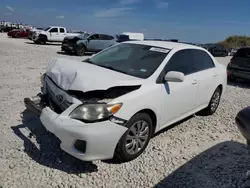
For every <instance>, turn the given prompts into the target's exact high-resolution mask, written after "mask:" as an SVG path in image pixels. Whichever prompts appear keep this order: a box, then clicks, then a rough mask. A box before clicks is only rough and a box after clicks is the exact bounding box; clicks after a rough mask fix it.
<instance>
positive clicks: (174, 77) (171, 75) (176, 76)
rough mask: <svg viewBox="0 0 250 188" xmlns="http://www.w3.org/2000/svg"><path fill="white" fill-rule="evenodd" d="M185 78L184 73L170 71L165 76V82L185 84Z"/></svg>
mask: <svg viewBox="0 0 250 188" xmlns="http://www.w3.org/2000/svg"><path fill="white" fill-rule="evenodd" d="M184 78H185V75H184V74H183V73H182V72H177V71H170V72H168V73H167V74H166V75H165V77H164V80H165V81H167V82H183V81H184Z"/></svg>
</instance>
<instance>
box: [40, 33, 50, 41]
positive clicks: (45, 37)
mask: <svg viewBox="0 0 250 188" xmlns="http://www.w3.org/2000/svg"><path fill="white" fill-rule="evenodd" d="M39 38H44V39H46V41H47V40H48V37H47V36H46V35H42V34H40V35H39Z"/></svg>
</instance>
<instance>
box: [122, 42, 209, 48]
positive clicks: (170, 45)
mask: <svg viewBox="0 0 250 188" xmlns="http://www.w3.org/2000/svg"><path fill="white" fill-rule="evenodd" d="M125 43H131V44H141V45H148V46H157V47H161V48H168V49H174V48H179V49H185V48H192V49H201V50H204V49H203V48H201V47H199V46H195V45H191V44H185V43H181V42H169V41H154V40H152V41H151V40H144V41H127V42H125Z"/></svg>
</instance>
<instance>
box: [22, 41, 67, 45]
mask: <svg viewBox="0 0 250 188" xmlns="http://www.w3.org/2000/svg"><path fill="white" fill-rule="evenodd" d="M25 43H26V44H33V45H41V46H44V45H45V46H46V45H48V46H49V45H50V46H61V45H62V44H59V43H46V44H36V43H34V42H25Z"/></svg>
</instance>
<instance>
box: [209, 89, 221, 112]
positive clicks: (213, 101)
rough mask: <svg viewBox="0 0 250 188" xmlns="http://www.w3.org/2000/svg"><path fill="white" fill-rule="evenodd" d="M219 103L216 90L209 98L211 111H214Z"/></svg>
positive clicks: (218, 93) (218, 94) (218, 95)
mask: <svg viewBox="0 0 250 188" xmlns="http://www.w3.org/2000/svg"><path fill="white" fill-rule="evenodd" d="M219 103H220V92H219V91H216V92H215V93H214V94H213V97H212V99H211V111H212V112H214V111H215V110H216V108H217V107H218V105H219Z"/></svg>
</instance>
